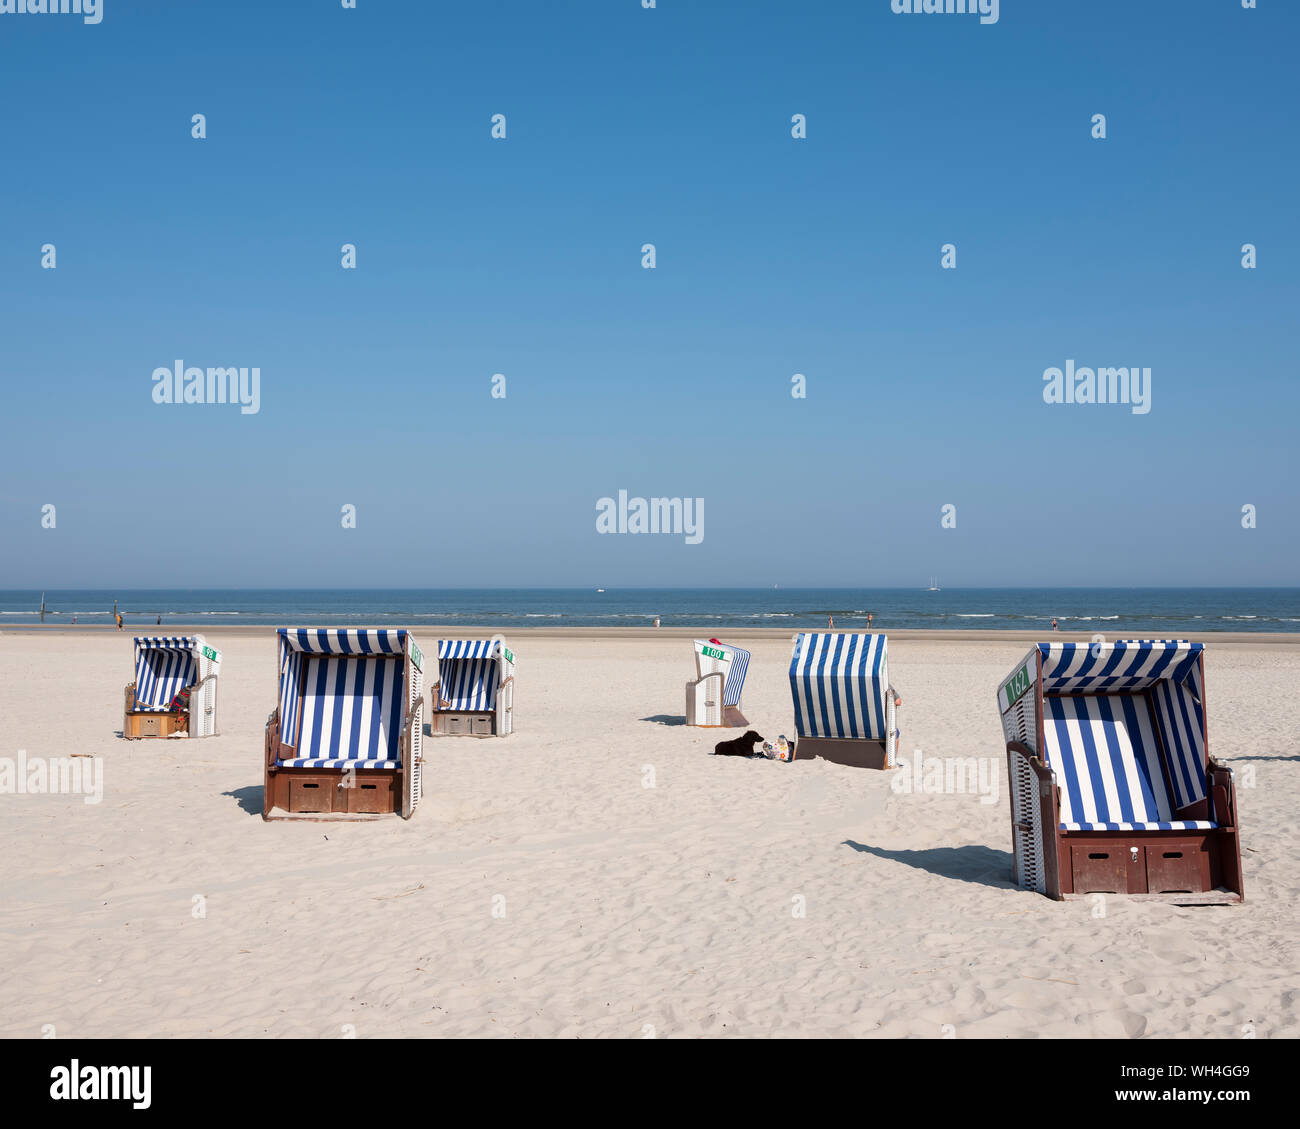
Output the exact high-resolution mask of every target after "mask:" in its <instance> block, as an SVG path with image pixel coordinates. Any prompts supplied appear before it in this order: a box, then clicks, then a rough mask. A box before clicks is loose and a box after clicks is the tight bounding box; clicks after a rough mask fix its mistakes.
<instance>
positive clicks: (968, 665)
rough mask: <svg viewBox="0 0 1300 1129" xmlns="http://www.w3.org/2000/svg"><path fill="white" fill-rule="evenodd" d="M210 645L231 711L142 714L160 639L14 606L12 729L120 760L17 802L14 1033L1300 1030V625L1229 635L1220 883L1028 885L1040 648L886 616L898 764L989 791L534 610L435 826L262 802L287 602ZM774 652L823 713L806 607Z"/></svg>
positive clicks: (443, 791)
mask: <svg viewBox="0 0 1300 1129" xmlns="http://www.w3.org/2000/svg"><path fill="white" fill-rule="evenodd" d="M457 630H458V632H460V633H463V629H457ZM208 638H209V641H210V642H212V643H213V644H214V645H216V646H218V647H221V648H222V649H223V651H224V653H225V662H224V666H223V670H222V676H221V685H220V707H219V717H220V726H221V730H222V732H221V735H220V736H219V737H216V738H212V739H209V740H203V741H199V740H171V741H163V740H152V741H133V742H128V741H124V740H122V739H120V738H119V737H117V736H116V735H115V734H116V732H117V731H119V730H120V729H121V726H122V690H123V686H124V685H125V684H126V683H127V682H129V681H131V679H132V673H131V666H132V659H131V636H130V633H129V632H123V633H121V634H118V633H117V632H113V631H108V630H86V631H65V630H57V631H48V630H47V631H28V632H7V633H3V634H0V718H2V719H3V728H4V735H5V737H4V745H5V746H6V747H5V748H3V749H0V756H4V757H10V758H15V757H16V756H17V754H18V750H25V752H26V755H27V756H28V757H29V758H37V757H42V758H49V757H66V756H70V755H72V754H89V755H90V756H93V757H101V758H102V765H103V773H104V777H103V783H104V792H103V798H102V801H101V802H100V803H97V804H88V803H85V802H84V800H83V797H81V796H69V795H28V794H6V795H0V805H2V808H0V811H2V812H3V819H0V852H2V853H3V858H4V860H5V865H4V868H3V874H0V968H3V970H4V976H3V978H2V979H0V1034H3V1035H4V1036H8V1037H36V1036H39V1035H40V1034H41V1033H42V1030H43V1029H45V1028H46V1027H47V1025H50V1026H52V1027H53V1030H54V1033H56V1034H57V1035H58V1036H60V1037H91V1036H251V1037H263V1036H286V1035H296V1036H309V1037H321V1038H338V1037H340V1036H343V1035H346V1034H350V1033H355V1035H356V1036H357V1037H359V1038H365V1037H372V1036H463V1035H475V1036H483V1035H488V1036H501V1037H512V1036H581V1037H584V1038H590V1037H617V1038H641V1037H645V1036H647V1035H650V1034H654V1035H656V1036H658V1037H675V1036H700V1035H705V1036H729V1035H737V1036H763V1035H769V1034H778V1035H789V1036H885V1037H919V1038H940V1037H943V1036H944V1035H947V1034H951V1035H955V1036H956V1037H957V1038H964V1037H989V1036H992V1037H1022V1036H1092V1035H1103V1036H1134V1037H1137V1036H1156V1037H1159V1036H1202V1037H1204V1036H1209V1037H1221V1038H1240V1037H1242V1036H1243V1035H1244V1034H1248V1033H1250V1032H1251V1031H1253V1032H1254V1033H1255V1034H1257V1036H1258V1037H1260V1038H1267V1037H1280V1036H1292V1037H1294V1036H1297V1035H1300V1013H1298V1009H1300V990H1298V989H1297V980H1296V969H1297V967H1300V960H1298V959H1297V937H1300V823H1298V822H1297V819H1296V810H1297V805H1298V802H1300V706H1297V701H1296V687H1297V685H1300V642H1298V641H1297V640H1296V639H1295V638H1294V637H1293V638H1290V639H1288V640H1285V641H1279V640H1277V639H1276V638H1271V639H1254V640H1251V639H1244V640H1243V639H1241V638H1240V637H1233V638H1232V639H1219V638H1215V637H1213V636H1210V637H1207V638H1206V642H1207V651H1206V672H1207V691H1208V693H1207V698H1208V706H1209V734H1210V748H1211V752H1212V753H1213V754H1214V755H1215V756H1217V757H1218V758H1219V759H1220V760H1223V761H1225V762H1226V763H1228V764H1229V765H1231V766H1232V767H1233V768H1234V769H1235V770H1236V772H1237V774H1238V775H1237V783H1238V788H1239V811H1240V823H1241V827H1242V834H1243V839H1242V841H1243V864H1244V868H1245V884H1246V901H1245V902H1244V903H1243V904H1241V905H1238V906H1204V907H1194V908H1193V907H1185V908H1180V907H1177V906H1172V905H1169V904H1166V903H1161V902H1155V901H1129V900H1126V899H1123V898H1114V897H1113V898H1107V899H1101V900H1090V899H1082V900H1075V901H1066V902H1052V901H1050V900H1048V899H1046V898H1044V897H1041V896H1038V895H1034V894H1030V893H1025V892H1022V891H1019V890H1017V889H1015V888H1014V887H1013V886H1012V885H1011V882H1010V877H1009V875H1010V866H1011V855H1010V842H1011V840H1010V830H1009V816H1008V799H1007V794H1006V765H1005V759H1004V755H1003V747H1004V745H1003V739H1002V735H1001V730H1000V727H999V724H998V718H997V711H996V706H995V702H994V695H995V691H996V688H997V685H998V683H999V681H1000V680H1001V679H1002V678H1003V677H1004V676H1005V675H1006V674H1007V673H1008V672H1009V671H1010V670H1011V667H1012V665H1013V664H1014V663H1015V661H1016V660H1017V659H1018V658H1020V657H1021V656H1023V655H1024V653H1025V652H1026V651H1027V650H1028V647H1029V643H1028V641H1021V640H1005V639H987V638H980V637H977V636H974V635H971V636H969V637H963V638H960V639H958V638H952V637H946V638H918V637H915V636H911V637H897V638H893V637H891V641H890V659H891V674H892V680H893V682H894V685H895V686H896V687H897V688H898V691H899V693H900V694H901V696H902V699H903V706H902V709H901V713H900V726H901V729H902V750H903V757H904V760H906V761H908V762H913V761H914V758H915V755H916V754H915V750H917V749H918V748H919V749H920V750H921V755H922V757H924V758H929V757H936V758H945V757H961V758H965V757H979V758H990V761H991V765H992V766H993V767H994V768H995V769H996V774H997V776H996V781H997V785H998V787H997V791H996V795H995V796H994V797H981V796H978V795H974V794H937V795H936V794H919V795H918V794H915V793H912V794H908V793H907V792H906V791H903V790H901V789H899V788H897V787H896V786H891V784H892V781H893V777H892V774H888V773H883V772H871V771H868V770H862V769H852V768H847V767H843V766H839V765H835V764H831V763H828V762H825V761H820V760H818V761H811V762H796V763H794V764H782V763H779V762H769V761H757V760H756V761H746V760H741V759H731V758H712V757H710V756H708V755H706V754H707V753H708V752H709V751H710V750H711V748H712V746H713V744H714V742H716V741H717V740H719V739H722V738H725V737H730V736H735V735H736V731H728V730H699V729H693V728H688V727H686V726H684V725H683V724H681V720H682V716H681V715H682V712H683V686H684V684H685V682H686V680H687V678H688V676H690V674H691V672H692V670H693V666H692V661H691V653H690V645H689V643H688V642H687V641H686V637H685V636H683V635H681V634H676V633H673V634H669V633H655V632H652V631H639V632H626V633H612V632H611V633H601V632H595V631H588V632H579V631H575V632H571V633H569V634H567V635H561V634H560V633H558V632H550V633H535V634H519V635H516V636H512V637H511V639H510V642H511V645H512V647H513V648H514V649H515V651H516V653H517V655H518V662H519V667H518V689H517V694H516V699H515V701H516V709H515V717H516V728H517V731H516V733H515V734H514V735H513V736H511V737H510V738H508V739H504V740H498V739H482V740H480V739H473V738H441V739H426V742H425V749H426V754H427V757H428V762H427V768H426V773H427V775H426V778H425V781H426V782H425V788H426V794H425V799H424V802H423V804H422V805H421V806H420V808H419V809H418V811H417V813H416V815H415V817H414V818H413V819H412V820H411V821H410V822H403V821H402V820H401V819H398V818H396V817H394V818H391V819H386V820H383V821H376V822H369V823H328V824H326V823H319V822H304V823H287V822H278V823H265V822H263V820H262V819H261V807H262V757H263V726H264V724H265V721H266V718H267V715H268V714H269V713H270V711H271V709H272V708H273V706H274V704H275V684H276V672H275V644H274V639H273V632H272V630H271V629H269V628H263V629H256V630H243V631H238V632H234V631H231V632H210V633H208ZM417 638H419V639H420V641H421V643H422V644H423V645H426V647H432V645H433V643H434V641H435V640H436V638H437V632H436V629H426V630H425V631H423V632H419V633H417ZM736 641H737V642H741V641H743V639H742V638H741V637H737V639H736ZM746 645H747V646H750V647H751V649H752V650H753V653H754V658H753V662H752V664H751V666H750V670H749V678H748V682H747V684H746V690H745V698H744V705H745V712H746V714H747V715H748V717H749V719H750V721H751V722H752V723H753V726H754V728H755V729H757V730H758V731H759V732H760V733H762V734H763V735H764V736H765V737H773V738H774V737H775V736H776V735H777V734H778V733H786V734H793V729H794V723H793V714H792V709H791V702H790V694H789V686H788V682H787V679H786V670H787V666H788V663H789V654H790V644H789V639H788V637H784V636H783V637H779V638H778V637H774V636H773V635H772V634H771V633H768V634H767V635H766V636H762V635H755V636H752V637H751V641H749V642H748V643H746ZM904 771H906V770H904ZM648 784H652V785H653V786H647V785H648ZM990 798H991V799H992V802H986V801H987V800H989V799H990Z"/></svg>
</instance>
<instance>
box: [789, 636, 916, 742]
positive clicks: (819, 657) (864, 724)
mask: <svg viewBox="0 0 1300 1129" xmlns="http://www.w3.org/2000/svg"><path fill="white" fill-rule="evenodd" d="M790 694H791V696H792V697H793V698H794V726H795V733H796V734H797V735H798V740H797V742H796V745H795V759H796V760H807V759H809V758H811V757H822V758H824V759H826V760H829V761H835V762H837V763H839V764H847V765H852V766H854V767H856V768H893V767H894V766H895V765H896V764H897V760H898V729H897V726H896V721H897V716H896V707H897V706H898V705H899V699H898V696H897V695H896V694H895V692H894V688H893V686H891V685H890V683H889V641H888V639H887V638H886V637H885V636H884V635H850V634H834V633H826V632H817V633H814V632H804V633H801V634H799V635H796V636H795V637H794V652H793V654H792V655H791V656H790Z"/></svg>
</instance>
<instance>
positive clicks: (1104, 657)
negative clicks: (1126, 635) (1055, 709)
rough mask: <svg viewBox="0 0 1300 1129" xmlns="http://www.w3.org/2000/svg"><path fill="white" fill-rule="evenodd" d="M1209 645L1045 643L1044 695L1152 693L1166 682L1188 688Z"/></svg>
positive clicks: (1042, 648) (1134, 641) (1157, 641)
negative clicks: (1150, 689) (1146, 691)
mask: <svg viewBox="0 0 1300 1129" xmlns="http://www.w3.org/2000/svg"><path fill="white" fill-rule="evenodd" d="M1202 650H1204V645H1203V644H1201V643H1189V642H1187V641H1186V640H1185V639H1119V640H1116V641H1115V642H1113V643H1039V644H1038V653H1039V655H1040V656H1041V657H1042V663H1043V693H1044V694H1097V693H1119V692H1123V691H1137V690H1147V689H1149V688H1150V687H1151V686H1153V685H1155V683H1157V682H1159V681H1161V680H1162V679H1171V680H1173V681H1174V682H1180V683H1181V682H1185V681H1186V680H1187V678H1188V677H1189V675H1190V674H1191V672H1192V670H1193V669H1195V668H1196V667H1198V666H1199V663H1200V657H1201V652H1202Z"/></svg>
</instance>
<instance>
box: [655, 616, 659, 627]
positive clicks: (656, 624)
mask: <svg viewBox="0 0 1300 1129" xmlns="http://www.w3.org/2000/svg"><path fill="white" fill-rule="evenodd" d="M655 626H656V627H658V626H659V617H658V616H655Z"/></svg>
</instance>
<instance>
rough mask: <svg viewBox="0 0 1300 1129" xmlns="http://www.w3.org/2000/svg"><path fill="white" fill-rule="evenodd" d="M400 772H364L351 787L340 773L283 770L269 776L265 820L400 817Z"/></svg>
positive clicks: (357, 773)
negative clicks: (299, 817)
mask: <svg viewBox="0 0 1300 1129" xmlns="http://www.w3.org/2000/svg"><path fill="white" fill-rule="evenodd" d="M401 777H402V774H401V771H400V770H391V771H390V770H384V769H363V770H361V771H359V772H354V773H353V774H352V776H351V786H350V787H348V786H345V785H346V784H347V780H346V779H345V777H344V776H343V774H342V773H339V772H319V771H317V770H315V769H310V768H281V769H277V770H276V771H275V772H272V773H269V774H268V776H267V780H266V794H265V796H264V798H263V803H262V818H263V819H265V820H272V819H291V818H295V817H298V816H312V817H325V816H329V817H330V818H331V819H347V818H364V819H373V818H374V817H376V816H380V815H394V814H397V815H400V814H401V811H402V779H401Z"/></svg>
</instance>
